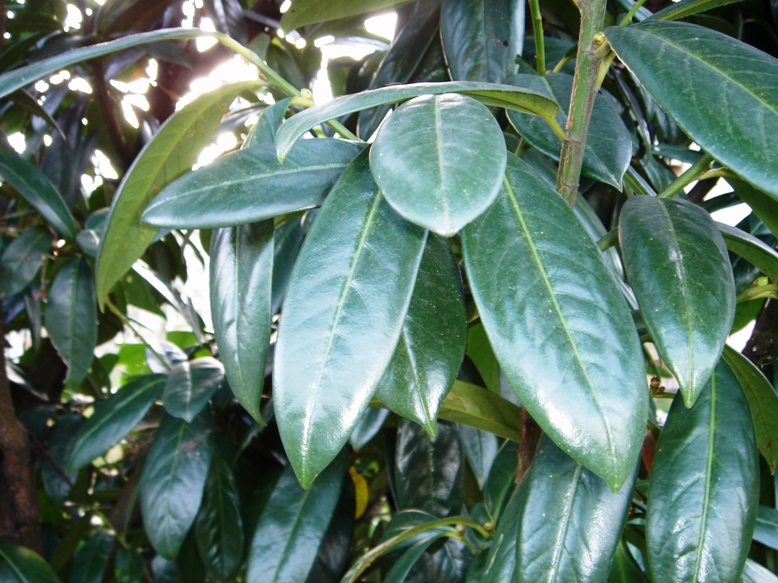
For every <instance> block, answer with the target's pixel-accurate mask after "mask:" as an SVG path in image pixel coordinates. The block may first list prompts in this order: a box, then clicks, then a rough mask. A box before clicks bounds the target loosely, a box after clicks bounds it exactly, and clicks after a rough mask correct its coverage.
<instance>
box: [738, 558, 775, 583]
mask: <svg viewBox="0 0 778 583" xmlns="http://www.w3.org/2000/svg"><path fill="white" fill-rule="evenodd" d="M743 583H778V577H776V576H775V573H773V572H772V571H770V570H768V569H766V568H765V567H763V566H762V565H760V564H759V563H757V562H756V561H752V560H751V559H746V566H745V568H744V569H743Z"/></svg>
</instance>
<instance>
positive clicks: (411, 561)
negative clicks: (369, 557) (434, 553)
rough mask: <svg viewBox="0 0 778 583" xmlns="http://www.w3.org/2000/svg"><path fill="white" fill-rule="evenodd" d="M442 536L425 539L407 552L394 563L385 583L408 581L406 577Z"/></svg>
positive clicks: (384, 580) (436, 535) (435, 535)
mask: <svg viewBox="0 0 778 583" xmlns="http://www.w3.org/2000/svg"><path fill="white" fill-rule="evenodd" d="M442 536H443V535H442V534H434V535H432V536H430V537H427V538H424V539H422V540H420V541H419V542H417V543H416V544H414V545H413V546H412V547H411V548H409V549H408V550H407V551H405V552H404V553H403V554H402V555H401V556H400V558H399V559H397V560H396V561H394V563H393V564H392V568H391V569H390V570H389V572H388V573H387V574H386V577H385V578H384V579H383V583H403V582H404V581H406V577H408V575H409V574H410V572H411V569H413V567H414V565H415V564H416V563H417V562H418V561H419V559H421V557H422V556H423V555H424V553H426V552H427V549H428V548H430V547H431V546H432V544H433V543H434V542H436V541H438V540H439V539H440V538H441V537H442Z"/></svg>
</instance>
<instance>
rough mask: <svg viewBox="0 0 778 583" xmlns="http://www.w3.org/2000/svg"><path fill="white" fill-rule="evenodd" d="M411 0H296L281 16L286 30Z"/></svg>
mask: <svg viewBox="0 0 778 583" xmlns="http://www.w3.org/2000/svg"><path fill="white" fill-rule="evenodd" d="M408 1H409V0H294V1H293V2H292V5H291V6H290V7H289V10H287V11H286V12H285V13H284V15H283V16H282V17H281V26H282V27H283V29H284V30H285V31H290V30H294V29H296V28H300V27H303V26H306V25H308V24H315V23H316V24H318V23H320V22H327V21H329V20H337V19H340V18H346V17H348V16H357V15H359V14H365V13H366V12H373V11H375V10H381V9H384V8H391V7H392V6H396V5H397V4H403V3H405V2H408Z"/></svg>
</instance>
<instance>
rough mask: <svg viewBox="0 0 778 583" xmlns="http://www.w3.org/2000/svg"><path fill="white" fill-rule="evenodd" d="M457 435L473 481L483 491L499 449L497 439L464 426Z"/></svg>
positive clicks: (489, 434)
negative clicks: (473, 476) (475, 481)
mask: <svg viewBox="0 0 778 583" xmlns="http://www.w3.org/2000/svg"><path fill="white" fill-rule="evenodd" d="M459 435H460V437H461V441H462V448H463V449H464V450H465V457H467V461H468V462H469V463H470V469H472V470H473V474H474V475H475V479H476V480H477V481H478V487H479V488H481V489H483V487H484V483H485V482H486V478H487V476H488V475H489V470H490V469H491V467H492V463H493V462H494V458H495V457H496V456H497V451H498V450H499V447H500V446H499V444H498V442H497V437H496V436H494V435H493V434H491V433H486V432H485V431H481V430H480V429H474V428H472V427H468V426H466V425H462V426H460V427H459Z"/></svg>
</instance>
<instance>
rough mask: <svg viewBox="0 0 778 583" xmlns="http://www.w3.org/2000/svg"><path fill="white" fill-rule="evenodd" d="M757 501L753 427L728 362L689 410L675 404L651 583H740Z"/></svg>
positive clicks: (652, 507)
mask: <svg viewBox="0 0 778 583" xmlns="http://www.w3.org/2000/svg"><path fill="white" fill-rule="evenodd" d="M758 499H759V464H758V460H757V453H756V440H755V438H754V426H753V423H752V422H751V415H750V414H749V410H748V402H747V401H746V398H745V396H744V395H743V391H742V389H741V388H740V385H739V384H738V380H737V378H736V377H735V375H734V374H733V373H732V371H731V370H730V368H729V367H728V366H727V364H726V363H725V362H724V361H721V362H720V363H719V365H718V366H717V367H716V370H715V371H714V373H713V375H712V376H711V377H710V381H709V382H708V385H707V386H706V387H705V390H703V391H702V392H701V393H700V396H699V397H698V398H697V401H696V402H695V404H694V406H693V407H692V408H691V409H686V408H685V407H684V404H683V401H682V399H681V397H680V396H676V398H675V399H674V400H673V405H672V407H670V412H669V414H668V416H667V422H666V423H665V426H664V429H663V430H662V435H661V436H660V438H659V443H658V445H657V450H656V454H655V457H654V464H653V469H652V471H651V481H650V489H649V497H648V517H647V523H646V547H647V551H648V553H647V563H648V572H649V575H650V578H651V579H652V580H653V581H665V580H666V581H678V582H683V581H700V582H702V581H705V582H706V583H716V582H719V581H720V582H722V583H723V582H725V581H735V580H737V578H738V577H739V576H740V573H741V571H742V570H743V564H744V563H745V560H746V554H747V553H748V547H749V544H750V542H751V536H752V534H753V532H754V523H755V521H756V512H757V504H758Z"/></svg>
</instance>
